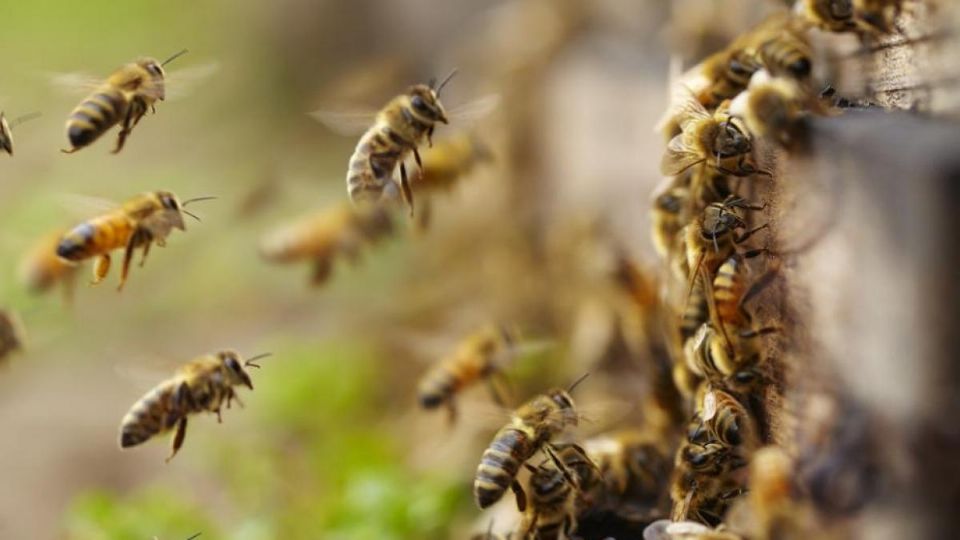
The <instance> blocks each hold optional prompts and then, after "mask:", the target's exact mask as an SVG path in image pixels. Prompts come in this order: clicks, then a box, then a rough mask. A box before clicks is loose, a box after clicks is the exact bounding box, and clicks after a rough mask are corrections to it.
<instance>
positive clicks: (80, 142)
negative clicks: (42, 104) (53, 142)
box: [62, 49, 187, 154]
mask: <svg viewBox="0 0 960 540" xmlns="http://www.w3.org/2000/svg"><path fill="white" fill-rule="evenodd" d="M186 52H187V51H186V49H184V50H182V51H180V52H178V53H177V54H175V55H173V56H171V57H170V58H168V59H167V60H165V61H163V62H159V61H157V60H155V59H153V58H141V59H139V60H136V61H134V62H130V63H129V64H126V65H124V66H123V67H121V68H119V69H118V70H116V71H114V72H113V73H111V74H110V76H109V77H107V79H106V80H105V81H104V82H103V83H102V84H101V85H100V86H99V87H98V88H97V89H96V90H94V92H93V93H92V94H90V96H88V97H87V98H86V99H85V100H83V102H81V103H80V104H79V105H77V107H76V108H75V109H73V112H71V113H70V117H69V118H68V119H67V138H68V139H69V140H70V149H69V150H62V151H63V152H64V153H67V154H72V153H73V152H76V151H77V150H80V149H81V148H83V147H85V146H87V145H89V144H91V143H93V142H94V141H96V140H97V139H99V138H100V136H101V135H103V134H104V133H106V132H107V130H109V129H110V128H112V127H113V126H114V125H116V124H118V123H119V124H121V127H120V133H119V134H118V135H117V146H116V148H114V150H113V153H117V152H119V151H120V150H122V149H123V145H124V143H125V142H126V140H127V137H128V136H129V135H130V133H131V132H132V131H133V128H134V126H136V125H137V123H139V122H140V119H141V118H143V116H144V115H145V114H147V110H153V109H154V108H155V105H156V103H157V101H163V100H164V99H166V85H165V82H164V77H165V76H166V74H165V72H164V70H163V66H165V65H167V64H168V63H170V62H171V61H173V60H174V59H175V58H178V57H179V56H181V55H183V54H185V53H186Z"/></svg>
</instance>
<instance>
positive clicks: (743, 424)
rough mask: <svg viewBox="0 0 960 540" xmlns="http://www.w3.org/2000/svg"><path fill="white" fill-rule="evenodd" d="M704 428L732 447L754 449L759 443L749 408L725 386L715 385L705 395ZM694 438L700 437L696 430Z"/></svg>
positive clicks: (751, 450) (745, 449)
mask: <svg viewBox="0 0 960 540" xmlns="http://www.w3.org/2000/svg"><path fill="white" fill-rule="evenodd" d="M698 416H699V419H700V422H701V429H703V430H705V431H706V432H707V434H708V435H709V438H710V440H716V441H719V442H720V443H722V444H724V445H726V446H728V447H730V448H738V447H739V448H742V449H743V450H744V451H745V453H747V454H749V453H752V452H753V450H754V449H756V448H757V447H758V446H759V445H760V437H759V435H758V431H757V426H756V422H755V421H754V419H753V417H752V416H751V415H750V412H749V411H748V410H747V408H746V407H744V406H743V405H742V404H741V403H740V401H738V400H737V398H735V397H733V396H732V395H730V394H728V393H727V392H724V391H723V390H718V389H712V390H710V391H708V392H706V393H705V395H704V396H703V401H702V405H701V408H700V411H699V414H698ZM693 438H694V439H697V438H699V436H698V434H697V433H694V434H693Z"/></svg>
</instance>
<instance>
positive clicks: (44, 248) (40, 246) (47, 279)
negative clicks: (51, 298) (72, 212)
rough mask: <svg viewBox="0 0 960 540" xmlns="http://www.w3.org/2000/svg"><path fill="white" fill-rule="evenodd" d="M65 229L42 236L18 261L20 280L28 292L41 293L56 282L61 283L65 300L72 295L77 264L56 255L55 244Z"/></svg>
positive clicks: (69, 298)
mask: <svg viewBox="0 0 960 540" xmlns="http://www.w3.org/2000/svg"><path fill="white" fill-rule="evenodd" d="M65 232H66V231H65V230H61V229H58V230H56V231H54V232H52V233H50V234H48V235H46V236H44V237H43V238H41V239H40V241H39V242H37V244H36V245H35V246H34V247H33V249H31V250H30V251H29V252H28V253H27V254H26V256H24V258H23V261H22V262H21V263H20V281H21V282H23V284H24V285H25V286H26V287H27V289H28V290H29V291H30V292H33V293H37V294H39V293H43V292H46V291H48V290H49V289H50V288H51V287H53V286H54V285H56V284H57V283H62V284H63V293H64V298H65V299H66V301H67V302H69V301H70V300H71V298H72V297H73V288H74V283H75V281H76V276H77V270H78V265H77V263H75V262H71V261H68V260H65V259H63V258H61V257H59V256H57V246H58V245H60V239H61V238H62V237H63V234H64V233H65Z"/></svg>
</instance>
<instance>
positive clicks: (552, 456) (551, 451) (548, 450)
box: [543, 444, 580, 491]
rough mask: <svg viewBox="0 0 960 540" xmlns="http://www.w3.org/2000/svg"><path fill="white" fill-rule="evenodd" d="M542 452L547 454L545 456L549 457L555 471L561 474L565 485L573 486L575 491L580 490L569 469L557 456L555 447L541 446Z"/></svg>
mask: <svg viewBox="0 0 960 540" xmlns="http://www.w3.org/2000/svg"><path fill="white" fill-rule="evenodd" d="M543 450H544V452H546V453H547V456H549V457H550V460H551V461H553V464H554V465H556V467H557V470H559V471H560V472H561V473H563V478H564V479H566V481H567V483H568V484H570V485H571V486H573V488H574V489H576V490H577V491H579V490H580V483H579V482H577V478H576V477H575V476H574V475H573V474H572V473H571V472H570V469H569V468H568V467H567V466H566V465H565V464H564V463H563V461H562V460H561V459H560V458H559V457H558V456H557V452H556V447H554V446H553V445H552V444H546V445H544V446H543Z"/></svg>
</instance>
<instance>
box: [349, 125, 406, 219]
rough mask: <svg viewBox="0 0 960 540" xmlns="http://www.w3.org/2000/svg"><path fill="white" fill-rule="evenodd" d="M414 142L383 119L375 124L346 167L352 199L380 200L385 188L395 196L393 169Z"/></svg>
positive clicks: (363, 138)
mask: <svg viewBox="0 0 960 540" xmlns="http://www.w3.org/2000/svg"><path fill="white" fill-rule="evenodd" d="M410 148H413V144H412V143H409V142H407V141H405V140H404V139H403V138H402V137H400V136H399V135H398V134H397V133H396V132H395V131H394V130H392V129H391V128H390V126H387V125H385V124H382V123H377V124H375V125H374V126H373V127H372V128H370V129H369V130H368V131H367V132H366V133H364V134H363V137H361V138H360V142H359V143H357V148H356V150H354V152H353V155H352V156H350V167H349V170H347V192H348V193H349V194H350V199H351V200H352V201H353V202H355V203H356V202H361V201H370V202H376V201H379V200H380V198H381V197H382V196H383V192H384V191H385V190H388V191H390V193H388V195H389V196H396V194H397V191H396V187H395V185H394V182H393V171H394V170H395V169H396V168H397V165H398V164H399V163H400V162H401V161H402V160H403V158H404V156H405V155H406V153H407V151H409V149H410Z"/></svg>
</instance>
